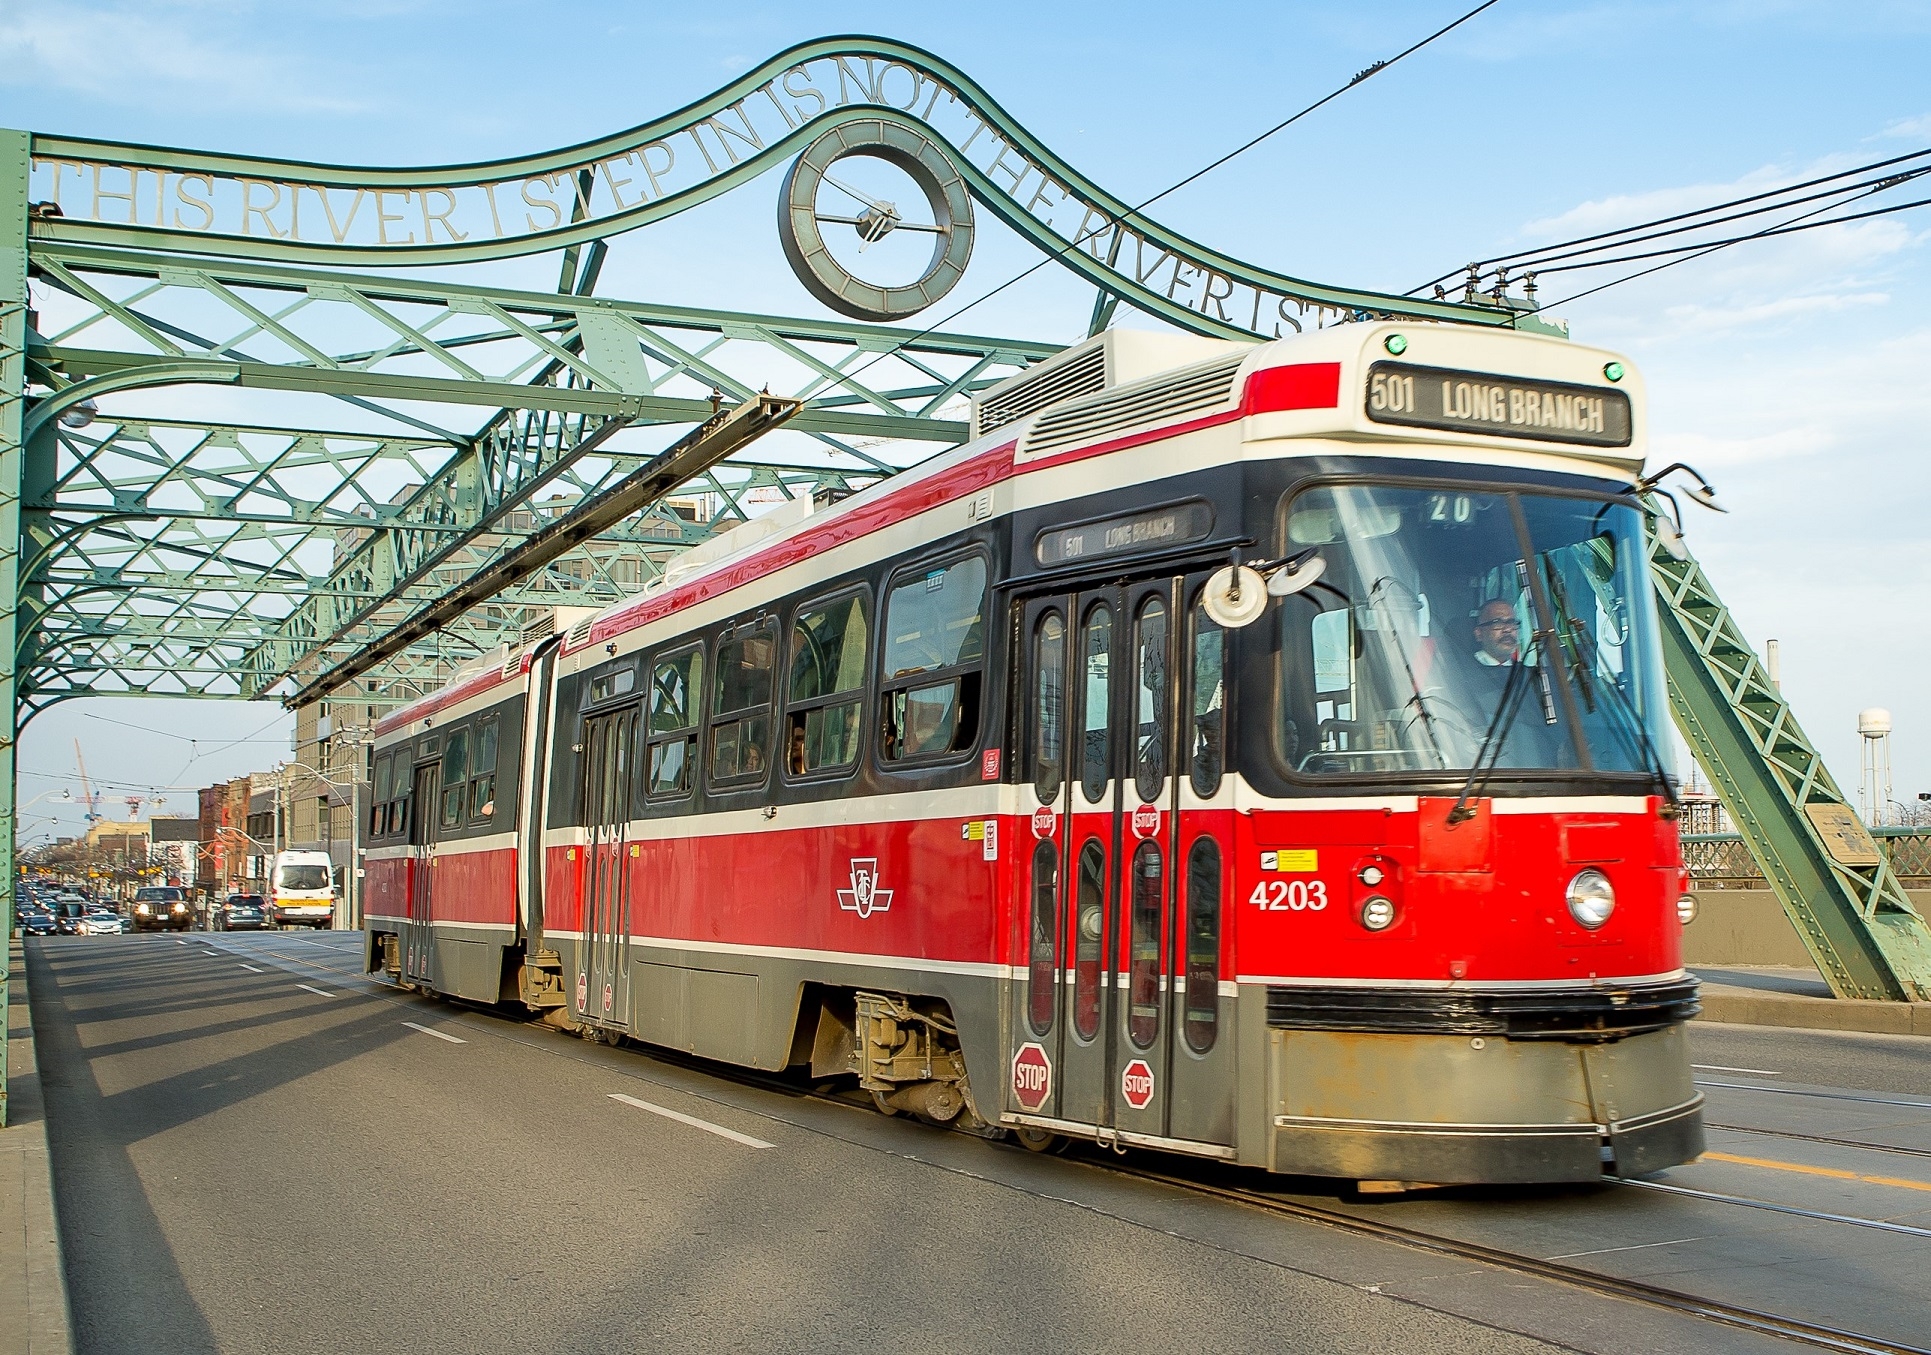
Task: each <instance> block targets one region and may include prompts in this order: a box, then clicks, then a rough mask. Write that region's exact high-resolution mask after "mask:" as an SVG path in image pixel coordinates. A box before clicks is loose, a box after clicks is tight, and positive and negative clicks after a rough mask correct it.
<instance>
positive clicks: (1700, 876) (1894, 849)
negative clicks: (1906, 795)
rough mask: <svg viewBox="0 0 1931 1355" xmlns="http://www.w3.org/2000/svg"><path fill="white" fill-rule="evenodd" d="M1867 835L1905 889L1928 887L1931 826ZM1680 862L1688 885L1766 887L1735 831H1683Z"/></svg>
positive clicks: (1877, 830)
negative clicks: (1688, 879) (1685, 868)
mask: <svg viewBox="0 0 1931 1355" xmlns="http://www.w3.org/2000/svg"><path fill="white" fill-rule="evenodd" d="M1871 836H1872V837H1873V838H1875V839H1876V840H1877V845H1878V847H1879V849H1880V850H1882V851H1883V852H1884V854H1885V855H1886V856H1887V857H1889V858H1890V861H1891V869H1892V870H1893V871H1895V872H1896V873H1897V876H1898V878H1899V880H1900V881H1902V882H1903V884H1904V886H1905V887H1906V888H1907V889H1931V828H1873V829H1871ZM1683 864H1684V865H1685V866H1687V867H1688V868H1689V872H1690V884H1691V887H1692V888H1703V889H1767V888H1768V887H1769V886H1768V885H1767V884H1766V883H1765V881H1764V878H1763V871H1762V870H1761V869H1759V868H1758V866H1757V863H1756V860H1755V859H1754V858H1753V857H1752V856H1751V855H1750V848H1749V845H1748V844H1747V843H1746V842H1745V841H1744V840H1743V838H1742V836H1741V835H1740V834H1737V833H1685V834H1684V835H1683Z"/></svg>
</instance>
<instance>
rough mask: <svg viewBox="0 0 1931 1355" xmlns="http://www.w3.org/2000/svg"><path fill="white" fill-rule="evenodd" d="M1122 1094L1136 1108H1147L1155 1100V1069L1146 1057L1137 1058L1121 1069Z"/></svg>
mask: <svg viewBox="0 0 1931 1355" xmlns="http://www.w3.org/2000/svg"><path fill="white" fill-rule="evenodd" d="M1120 1094H1121V1095H1122V1096H1124V1097H1126V1103H1127V1104H1128V1105H1129V1106H1132V1107H1133V1108H1134V1109H1135V1110H1145V1109H1146V1108H1147V1106H1148V1105H1149V1104H1151V1102H1152V1101H1153V1069H1151V1068H1149V1067H1147V1061H1146V1060H1145V1059H1135V1060H1133V1062H1131V1063H1129V1064H1128V1065H1127V1066H1126V1067H1125V1068H1123V1069H1121V1070H1120Z"/></svg>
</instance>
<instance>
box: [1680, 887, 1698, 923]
mask: <svg viewBox="0 0 1931 1355" xmlns="http://www.w3.org/2000/svg"><path fill="white" fill-rule="evenodd" d="M1676 920H1677V921H1678V922H1680V923H1682V924H1683V925H1684V926H1685V927H1687V926H1689V925H1690V924H1691V923H1692V922H1694V921H1696V895H1694V894H1685V895H1683V896H1682V897H1681V898H1679V899H1677V901H1676Z"/></svg>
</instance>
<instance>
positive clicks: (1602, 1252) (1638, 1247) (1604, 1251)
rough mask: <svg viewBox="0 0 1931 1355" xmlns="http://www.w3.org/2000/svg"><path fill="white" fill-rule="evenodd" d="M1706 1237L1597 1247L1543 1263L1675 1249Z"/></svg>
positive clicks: (1677, 1238)
mask: <svg viewBox="0 0 1931 1355" xmlns="http://www.w3.org/2000/svg"><path fill="white" fill-rule="evenodd" d="M1709 1240H1710V1239H1709V1238H1707V1237H1676V1238H1671V1239H1670V1240H1669V1241H1668V1242H1638V1243H1636V1244H1635V1245H1634V1246H1631V1247H1598V1248H1597V1249H1596V1250H1595V1251H1566V1252H1564V1253H1562V1255H1560V1256H1545V1257H1543V1258H1542V1259H1543V1260H1544V1261H1573V1260H1575V1259H1576V1258H1577V1257H1578V1256H1607V1255H1609V1253H1611V1252H1616V1251H1642V1250H1643V1249H1644V1248H1646V1247H1677V1246H1681V1245H1682V1244H1683V1243H1685V1242H1708V1241H1709Z"/></svg>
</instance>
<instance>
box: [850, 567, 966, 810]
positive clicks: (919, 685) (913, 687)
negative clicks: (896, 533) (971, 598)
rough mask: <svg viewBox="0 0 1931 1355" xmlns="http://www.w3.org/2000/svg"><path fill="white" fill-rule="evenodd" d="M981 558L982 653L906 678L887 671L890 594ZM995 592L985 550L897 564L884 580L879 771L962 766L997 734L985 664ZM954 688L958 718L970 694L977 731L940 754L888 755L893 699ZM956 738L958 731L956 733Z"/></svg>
mask: <svg viewBox="0 0 1931 1355" xmlns="http://www.w3.org/2000/svg"><path fill="white" fill-rule="evenodd" d="M971 560H977V561H978V562H979V567H980V569H981V571H982V578H981V580H980V585H979V587H980V593H979V657H978V658H977V659H976V660H974V661H972V662H970V663H954V664H949V665H946V666H944V667H940V668H928V669H923V670H921V671H919V672H916V673H909V674H907V675H905V676H903V677H894V676H891V675H888V674H887V673H886V671H885V661H886V650H887V647H888V642H887V635H888V633H889V629H890V626H891V608H892V596H893V594H895V593H897V592H898V591H899V590H900V589H902V588H904V587H905V586H906V585H907V584H908V583H909V582H912V581H914V580H919V579H929V578H931V577H932V575H933V574H935V573H942V572H944V571H947V570H950V569H953V568H955V567H956V566H958V565H961V564H964V563H966V562H967V561H971ZM993 596H994V588H993V568H992V558H991V555H990V554H989V553H988V552H987V551H985V550H984V549H982V548H976V547H975V548H970V549H966V550H952V551H947V552H946V553H944V554H942V555H936V556H933V557H931V558H929V559H926V560H920V561H915V562H912V563H909V564H904V565H901V566H899V567H898V568H897V569H895V570H893V571H892V572H891V573H890V574H889V575H887V576H886V579H885V587H884V589H883V591H882V594H881V598H880V602H879V607H878V616H877V617H876V619H875V622H874V628H875V630H876V633H877V636H878V643H877V645H876V649H877V653H876V654H875V655H874V656H873V659H872V665H873V667H872V671H873V672H874V674H875V675H876V681H875V683H874V687H875V689H876V691H877V694H878V702H877V708H876V714H875V717H874V718H875V720H876V725H877V727H876V733H877V738H876V739H875V740H874V742H873V745H872V750H873V753H872V760H873V762H874V764H875V765H876V766H877V767H878V768H879V770H881V771H885V772H899V771H910V770H923V769H925V768H928V767H947V766H955V765H961V764H964V763H967V762H970V761H972V760H973V759H974V758H975V757H977V756H978V753H979V750H980V749H981V748H982V747H984V746H985V745H986V741H987V739H988V738H989V737H993V735H992V733H991V730H990V725H991V723H992V722H991V720H990V718H989V716H990V706H991V700H990V697H991V690H990V684H989V683H988V682H987V680H986V674H987V664H988V662H989V660H990V659H991V657H992V647H993V646H992V632H993V617H992V602H993ZM944 686H950V687H952V689H953V690H954V692H955V693H956V695H955V697H954V705H955V714H954V720H955V722H956V721H957V719H958V716H959V713H962V712H963V711H964V709H965V695H966V694H967V693H968V692H970V694H971V697H972V706H973V711H972V714H973V729H972V737H971V739H970V740H969V741H968V742H967V743H965V744H963V745H960V746H958V747H951V748H944V749H940V750H939V751H937V752H927V753H909V754H903V755H900V756H897V757H891V756H887V754H886V746H887V743H888V738H887V732H886V722H887V720H888V719H890V718H891V705H890V703H891V701H892V698H893V697H894V696H897V695H899V694H901V693H904V694H908V695H909V694H910V693H912V692H915V691H926V690H930V689H934V688H938V687H944ZM954 737H955V738H956V737H957V736H956V735H955V736H954Z"/></svg>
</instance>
